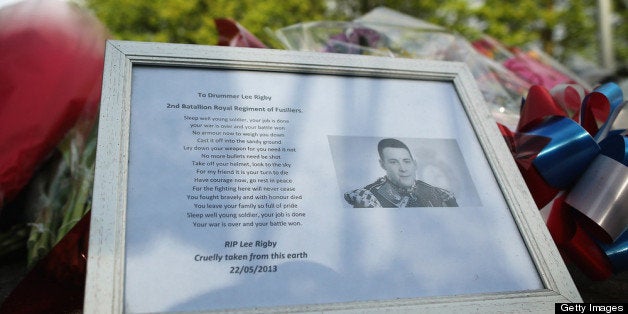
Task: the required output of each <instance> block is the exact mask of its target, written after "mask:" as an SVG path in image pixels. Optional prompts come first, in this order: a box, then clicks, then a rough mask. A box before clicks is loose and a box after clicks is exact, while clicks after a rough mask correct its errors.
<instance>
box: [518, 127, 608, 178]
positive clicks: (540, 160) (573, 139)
mask: <svg viewBox="0 0 628 314" xmlns="http://www.w3.org/2000/svg"><path fill="white" fill-rule="evenodd" d="M528 134H533V135H538V136H544V137H548V138H550V139H551V141H550V143H549V144H547V146H545V147H544V148H543V150H541V152H540V153H539V154H538V156H537V157H536V159H535V160H534V161H533V164H534V166H535V167H536V168H537V169H538V171H539V172H540V173H541V176H543V178H544V179H545V180H546V181H547V183H549V184H550V185H551V186H552V187H555V188H558V189H561V190H562V189H567V188H569V187H570V185H571V184H572V183H573V182H574V181H575V180H576V179H577V178H578V177H579V176H580V175H581V174H582V173H583V172H584V170H585V169H586V168H587V166H588V165H589V164H590V163H591V161H593V159H594V158H595V156H596V155H597V154H598V153H599V152H600V147H599V146H598V145H597V143H596V142H595V141H594V140H593V138H592V137H591V136H590V135H589V133H587V132H586V130H584V129H583V128H582V127H580V125H578V124H577V123H576V122H575V121H573V120H571V119H569V118H566V117H552V118H550V119H548V120H547V121H546V122H544V123H542V124H541V125H539V126H537V127H536V128H535V129H533V130H532V131H530V132H528Z"/></svg>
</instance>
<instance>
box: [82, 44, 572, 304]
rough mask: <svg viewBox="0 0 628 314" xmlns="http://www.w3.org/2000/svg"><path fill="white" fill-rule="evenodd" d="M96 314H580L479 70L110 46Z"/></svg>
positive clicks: (94, 248)
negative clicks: (565, 312)
mask: <svg viewBox="0 0 628 314" xmlns="http://www.w3.org/2000/svg"><path fill="white" fill-rule="evenodd" d="M98 136H99V138H98V153H97V159H96V178H95V186H94V194H93V209H92V221H91V233H90V243H89V257H88V271H87V285H86V293H85V311H86V312H87V313H93V312H115V313H119V312H127V313H145V312H191V311H208V312H211V311H225V310H227V311H231V310H235V311H243V312H268V311H272V312H309V311H314V312H320V311H356V312H378V311H390V310H393V311H412V312H414V311H417V310H420V311H421V312H429V311H439V312H442V310H443V309H446V310H447V312H452V311H479V312H486V311H506V312H508V311H524V310H525V311H528V310H529V311H544V310H546V311H552V310H553V309H554V304H555V303H558V302H580V301H581V299H580V296H579V294H578V292H577V290H576V288H575V286H574V284H573V281H572V279H571V277H570V275H569V273H568V271H567V269H566V268H565V265H564V264H563V261H562V259H561V257H560V254H559V253H558V251H557V250H556V248H555V246H554V244H553V241H552V239H551V237H550V236H549V233H548V232H547V229H546V227H545V225H544V222H543V220H542V218H541V216H540V214H539V213H538V210H537V209H536V207H535V205H534V202H533V200H532V198H531V196H530V195H529V192H528V190H527V188H526V186H525V183H524V182H523V180H522V179H521V177H520V175H519V172H518V170H517V168H516V166H515V163H514V161H513V159H512V157H511V155H510V153H509V151H508V149H507V147H506V145H505V143H504V140H503V139H502V137H501V135H500V134H499V132H498V129H497V126H496V123H495V122H494V120H493V119H492V117H491V115H490V114H489V111H488V109H487V108H485V105H484V103H483V99H482V96H481V94H480V92H479V91H478V88H477V86H476V84H475V81H474V80H473V78H472V76H471V74H470V72H469V71H468V70H467V68H466V67H465V65H464V64H461V63H450V62H433V61H421V60H410V59H393V58H379V57H368V56H355V55H338V54H322V53H321V54H319V53H303V52H290V51H281V50H271V49H248V48H230V47H213V46H199V45H178V44H158V43H141V42H123V41H110V42H108V44H107V52H106V60H105V73H104V80H103V96H102V104H101V113H100V124H99V135H98Z"/></svg>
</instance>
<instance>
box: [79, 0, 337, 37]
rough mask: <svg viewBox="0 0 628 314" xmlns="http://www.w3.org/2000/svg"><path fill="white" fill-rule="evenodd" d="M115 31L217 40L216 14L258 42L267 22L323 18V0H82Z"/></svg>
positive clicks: (274, 24)
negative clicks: (234, 21) (237, 26)
mask: <svg viewBox="0 0 628 314" xmlns="http://www.w3.org/2000/svg"><path fill="white" fill-rule="evenodd" d="M85 3H86V5H87V6H88V7H89V8H91V9H92V10H93V11H94V13H95V14H96V16H97V17H98V18H99V19H100V20H101V21H103V23H105V25H106V26H107V27H108V28H109V30H110V31H111V33H112V34H113V36H114V37H115V38H117V39H122V40H138V41H157V42H173V43H193V44H216V43H217V42H218V35H217V32H216V27H215V25H214V18H223V17H228V18H233V19H234V20H236V21H237V22H239V23H240V24H242V25H244V26H245V27H246V28H247V29H248V30H249V31H251V32H252V33H254V34H255V35H256V36H257V37H258V38H259V39H260V40H262V42H264V43H267V44H268V43H271V42H272V41H271V39H272V37H271V36H269V34H268V33H267V32H265V31H264V29H265V28H270V29H274V28H280V27H284V26H287V25H291V24H296V23H299V22H302V21H304V20H306V19H313V20H320V19H322V18H323V13H324V11H325V5H324V1H323V0H314V1H302V0H281V1H258V0H241V1H230V0H156V1H138V0H85Z"/></svg>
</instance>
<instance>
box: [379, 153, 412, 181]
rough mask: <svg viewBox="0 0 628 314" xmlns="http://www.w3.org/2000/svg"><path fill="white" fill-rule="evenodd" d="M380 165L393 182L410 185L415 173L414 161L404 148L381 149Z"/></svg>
mask: <svg viewBox="0 0 628 314" xmlns="http://www.w3.org/2000/svg"><path fill="white" fill-rule="evenodd" d="M382 158H383V159H381V160H380V161H379V164H380V166H382V168H384V170H386V176H387V177H388V179H389V180H390V181H392V182H393V183H394V184H396V185H398V186H401V187H411V186H412V185H413V184H414V179H415V174H416V162H415V161H414V159H412V156H410V152H408V151H407V150H406V149H405V148H397V147H386V148H384V150H383V151H382Z"/></svg>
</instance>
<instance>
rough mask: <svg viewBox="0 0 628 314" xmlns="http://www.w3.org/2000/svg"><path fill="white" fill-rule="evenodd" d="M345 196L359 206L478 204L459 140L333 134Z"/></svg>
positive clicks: (336, 162) (348, 200)
mask: <svg viewBox="0 0 628 314" xmlns="http://www.w3.org/2000/svg"><path fill="white" fill-rule="evenodd" d="M329 141H330V146H331V151H332V154H333V156H334V163H335V165H336V172H337V174H338V181H339V185H340V186H341V187H342V188H344V190H343V191H342V194H343V198H344V201H345V202H346V204H347V205H348V206H351V207H354V208H374V207H384V208H403V207H458V206H477V205H478V204H479V203H480V201H479V198H478V196H477V192H476V191H475V186H474V185H473V183H472V180H471V178H470V176H469V173H468V170H467V168H466V165H465V163H464V158H463V155H462V153H461V152H460V149H459V148H458V145H457V143H456V141H455V140H454V139H420V138H415V139H398V138H376V137H350V136H330V137H329Z"/></svg>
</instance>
